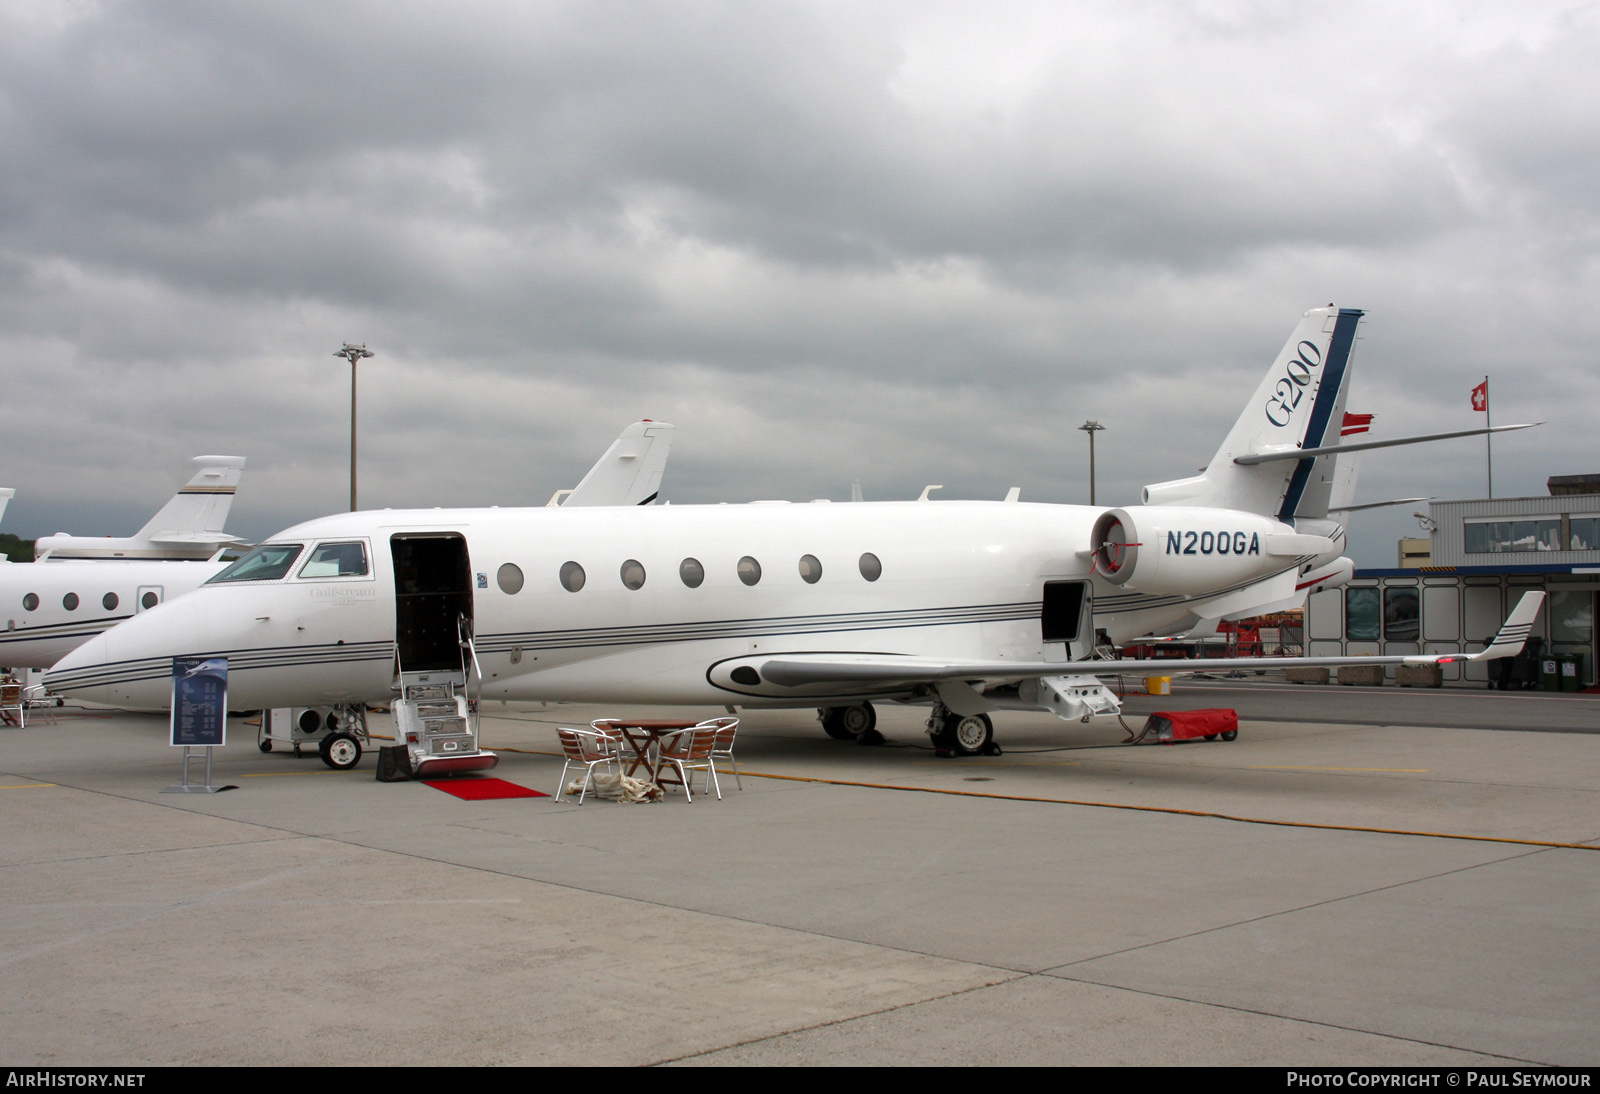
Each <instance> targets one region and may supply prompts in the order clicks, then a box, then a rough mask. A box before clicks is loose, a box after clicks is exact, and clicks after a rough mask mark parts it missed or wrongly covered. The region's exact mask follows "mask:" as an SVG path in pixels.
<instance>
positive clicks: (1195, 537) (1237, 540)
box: [1167, 531, 1261, 555]
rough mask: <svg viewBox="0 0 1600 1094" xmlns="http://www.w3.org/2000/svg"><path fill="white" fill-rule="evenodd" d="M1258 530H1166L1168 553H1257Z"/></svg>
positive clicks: (1259, 544) (1258, 548) (1259, 551)
mask: <svg viewBox="0 0 1600 1094" xmlns="http://www.w3.org/2000/svg"><path fill="white" fill-rule="evenodd" d="M1260 553H1261V535H1260V533H1258V532H1248V533H1246V532H1229V531H1221V532H1168V533H1167V554H1169V555H1259V554H1260Z"/></svg>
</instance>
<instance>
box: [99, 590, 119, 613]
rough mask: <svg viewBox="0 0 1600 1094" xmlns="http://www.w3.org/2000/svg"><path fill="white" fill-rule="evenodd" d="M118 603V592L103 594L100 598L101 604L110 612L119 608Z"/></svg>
mask: <svg viewBox="0 0 1600 1094" xmlns="http://www.w3.org/2000/svg"><path fill="white" fill-rule="evenodd" d="M117 603H118V601H117V594H116V593H107V594H106V595H105V596H102V597H101V598H100V604H101V606H102V607H103V608H105V610H106V611H108V612H114V611H116V610H117Z"/></svg>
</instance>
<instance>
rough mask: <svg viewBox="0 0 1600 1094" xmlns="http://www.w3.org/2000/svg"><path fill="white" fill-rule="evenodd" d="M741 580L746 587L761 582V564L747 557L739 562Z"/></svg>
mask: <svg viewBox="0 0 1600 1094" xmlns="http://www.w3.org/2000/svg"><path fill="white" fill-rule="evenodd" d="M739 580H740V581H742V582H744V583H745V584H746V585H754V584H755V583H756V582H758V581H760V580H761V563H759V562H757V561H756V560H755V559H753V558H751V557H750V556H749V555H745V556H744V557H743V558H741V559H740V560H739Z"/></svg>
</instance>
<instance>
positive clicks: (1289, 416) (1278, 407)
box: [1144, 304, 1363, 524]
mask: <svg viewBox="0 0 1600 1094" xmlns="http://www.w3.org/2000/svg"><path fill="white" fill-rule="evenodd" d="M1362 314H1363V313H1362V312H1361V311H1360V310H1358V309H1355V308H1338V307H1335V306H1333V305H1331V304H1330V305H1328V306H1327V307H1326V308H1313V309H1312V310H1311V311H1308V312H1306V313H1305V315H1303V316H1302V317H1301V319H1300V322H1299V324H1298V325H1296V327H1295V329H1294V333H1292V334H1291V335H1290V336H1289V340H1288V341H1287V342H1285V343H1284V346H1283V349H1282V350H1280V351H1279V353H1278V356H1277V358H1276V359H1275V360H1274V361H1273V363H1272V368H1271V369H1269V370H1268V372H1267V374H1266V376H1265V378H1263V379H1262V381H1261V383H1260V384H1259V385H1258V386H1257V387H1256V390H1255V394H1254V395H1252V396H1251V398H1250V401H1249V402H1248V403H1247V404H1245V408H1244V412H1243V413H1242V414H1241V415H1240V416H1239V419H1238V421H1236V422H1235V423H1234V425H1233V429H1232V430H1231V431H1229V433H1228V436H1227V439H1226V440H1224V441H1223V442H1222V447H1221V448H1219V449H1217V453H1216V455H1215V456H1213V457H1212V458H1211V462H1210V464H1208V465H1207V466H1206V469H1205V470H1204V471H1203V472H1201V473H1200V474H1199V475H1197V476H1194V477H1192V478H1187V479H1177V480H1174V481H1172V482H1162V483H1154V484H1152V485H1150V486H1147V487H1145V489H1144V503H1145V504H1146V505H1198V506H1209V507H1213V508H1219V509H1237V510H1242V511H1244V512H1249V513H1260V514H1262V515H1264V516H1275V517H1277V518H1278V519H1280V520H1283V521H1286V522H1288V523H1290V524H1292V523H1294V521H1295V520H1297V519H1300V518H1314V519H1325V518H1326V517H1327V516H1328V509H1329V502H1330V495H1331V494H1332V492H1333V490H1334V485H1335V478H1336V476H1335V460H1336V459H1337V455H1336V454H1334V453H1321V454H1318V455H1315V456H1309V457H1307V458H1305V459H1299V460H1295V459H1285V458H1283V457H1282V456H1281V455H1278V454H1281V453H1289V452H1293V451H1295V450H1298V449H1316V448H1324V447H1326V446H1330V445H1337V444H1338V441H1339V435H1340V431H1341V429H1342V427H1343V424H1344V406H1345V396H1346V394H1347V392H1348V391H1349V380H1350V372H1351V357H1352V355H1353V351H1354V349H1355V343H1356V327H1357V325H1358V324H1359V323H1360V321H1361V316H1362ZM1272 455H1278V458H1276V459H1272V460H1268V461H1258V460H1254V459H1252V460H1251V462H1250V463H1241V462H1239V461H1240V460H1241V459H1242V458H1243V459H1249V458H1251V457H1261V456H1272Z"/></svg>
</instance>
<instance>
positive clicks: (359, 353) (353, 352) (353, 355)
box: [334, 342, 376, 513]
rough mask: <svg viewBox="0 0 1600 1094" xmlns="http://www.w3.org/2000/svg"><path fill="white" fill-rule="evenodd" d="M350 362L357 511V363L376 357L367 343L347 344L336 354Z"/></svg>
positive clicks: (352, 497)
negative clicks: (363, 359) (366, 358)
mask: <svg viewBox="0 0 1600 1094" xmlns="http://www.w3.org/2000/svg"><path fill="white" fill-rule="evenodd" d="M334 356H335V357H343V358H344V359H345V360H347V361H349V362H350V511H351V512H352V513H354V512H355V511H356V362H357V361H359V360H361V359H362V358H363V357H373V356H376V354H374V353H373V352H372V351H371V350H370V349H368V348H367V344H366V343H365V342H363V343H361V345H359V346H358V345H356V344H355V343H353V342H346V343H345V344H344V348H343V349H341V350H339V351H338V352H337V353H335V354H334Z"/></svg>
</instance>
